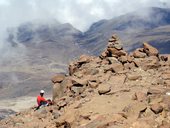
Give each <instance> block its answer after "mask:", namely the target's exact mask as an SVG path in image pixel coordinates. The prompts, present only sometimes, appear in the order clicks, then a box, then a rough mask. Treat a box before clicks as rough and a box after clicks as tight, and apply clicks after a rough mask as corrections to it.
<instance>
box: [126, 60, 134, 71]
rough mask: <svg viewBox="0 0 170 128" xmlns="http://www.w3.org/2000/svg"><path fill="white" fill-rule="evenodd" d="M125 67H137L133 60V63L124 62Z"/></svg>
mask: <svg viewBox="0 0 170 128" xmlns="http://www.w3.org/2000/svg"><path fill="white" fill-rule="evenodd" d="M124 68H125V69H134V68H135V64H134V63H133V62H132V63H125V64H124Z"/></svg>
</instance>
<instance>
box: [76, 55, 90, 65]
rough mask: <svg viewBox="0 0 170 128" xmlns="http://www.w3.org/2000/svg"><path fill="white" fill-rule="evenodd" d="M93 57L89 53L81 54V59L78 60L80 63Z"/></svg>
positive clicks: (87, 61)
mask: <svg viewBox="0 0 170 128" xmlns="http://www.w3.org/2000/svg"><path fill="white" fill-rule="evenodd" d="M91 59H92V57H91V56H88V55H81V56H80V58H79V60H78V61H77V62H78V63H79V64H83V63H89V62H90V61H91Z"/></svg>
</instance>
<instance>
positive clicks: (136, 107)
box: [123, 101, 147, 119]
mask: <svg viewBox="0 0 170 128" xmlns="http://www.w3.org/2000/svg"><path fill="white" fill-rule="evenodd" d="M146 109H147V104H146V103H144V102H137V101H136V102H135V103H133V104H129V105H128V106H126V107H125V108H124V109H123V112H125V114H126V115H127V117H128V118H131V119H138V118H139V117H140V115H141V113H143V112H145V110H146Z"/></svg>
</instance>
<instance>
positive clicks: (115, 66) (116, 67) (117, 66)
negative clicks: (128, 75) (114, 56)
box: [111, 63, 124, 73]
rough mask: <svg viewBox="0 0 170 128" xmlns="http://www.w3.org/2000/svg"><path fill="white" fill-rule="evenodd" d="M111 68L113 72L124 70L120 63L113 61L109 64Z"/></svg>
mask: <svg viewBox="0 0 170 128" xmlns="http://www.w3.org/2000/svg"><path fill="white" fill-rule="evenodd" d="M111 69H112V71H113V72H115V73H118V72H121V71H123V70H124V67H123V65H122V63H113V64H111Z"/></svg>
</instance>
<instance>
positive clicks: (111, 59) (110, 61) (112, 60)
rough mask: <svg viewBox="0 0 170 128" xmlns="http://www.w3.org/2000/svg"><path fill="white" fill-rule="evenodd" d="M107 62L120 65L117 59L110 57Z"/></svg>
mask: <svg viewBox="0 0 170 128" xmlns="http://www.w3.org/2000/svg"><path fill="white" fill-rule="evenodd" d="M107 60H108V61H109V63H110V64H114V63H119V61H118V59H117V58H115V57H108V58H107Z"/></svg>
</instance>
